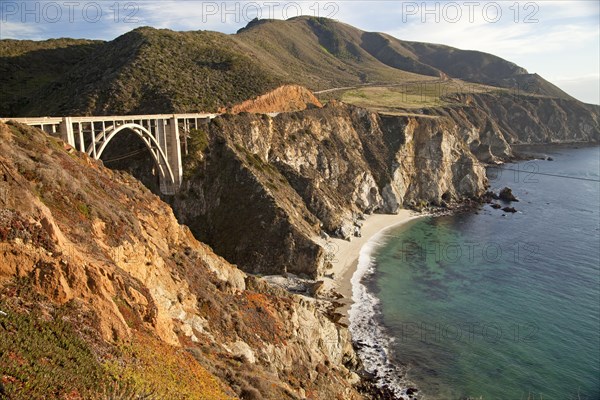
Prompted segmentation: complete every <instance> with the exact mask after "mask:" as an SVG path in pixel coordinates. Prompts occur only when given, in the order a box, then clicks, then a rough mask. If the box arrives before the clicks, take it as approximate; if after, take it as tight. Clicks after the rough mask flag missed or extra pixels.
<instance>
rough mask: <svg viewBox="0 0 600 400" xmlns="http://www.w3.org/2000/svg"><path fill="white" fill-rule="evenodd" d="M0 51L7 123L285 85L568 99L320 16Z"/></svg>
mask: <svg viewBox="0 0 600 400" xmlns="http://www.w3.org/2000/svg"><path fill="white" fill-rule="evenodd" d="M0 51H1V52H0V71H1V72H2V74H1V75H0V83H2V85H3V91H4V92H5V93H6V94H4V95H3V96H2V98H1V99H0V115H2V116H3V117H5V116H25V115H67V114H94V115H99V114H128V113H162V112H194V111H216V110H218V109H220V108H223V107H229V106H233V105H234V104H238V103H240V102H243V101H245V100H248V99H251V98H254V97H256V96H259V95H262V94H264V93H266V92H268V91H269V90H271V89H274V88H276V87H278V86H280V85H282V84H299V85H302V86H305V87H307V88H309V89H310V90H313V91H319V90H327V89H332V88H339V87H347V86H357V85H358V86H360V85H376V84H379V85H397V84H418V83H421V82H436V81H439V80H440V79H441V80H444V81H446V80H456V79H459V80H462V81H464V82H470V83H472V85H474V86H473V87H474V88H477V87H478V86H477V85H478V84H485V85H488V86H494V87H499V88H514V87H515V85H517V86H518V88H519V91H520V92H525V93H533V94H537V95H541V96H550V97H560V98H568V99H570V97H569V96H568V95H567V94H565V93H564V92H562V91H561V90H560V89H558V88H556V87H555V86H554V85H552V84H550V83H549V82H547V81H545V80H543V79H542V78H541V77H539V76H537V75H535V74H528V73H527V71H525V70H524V69H523V68H520V67H518V66H516V65H515V64H513V63H511V62H508V61H505V60H503V59H501V58H498V57H496V56H493V55H491V54H486V53H481V52H474V51H463V50H458V49H454V48H451V47H447V46H441V45H434V44H425V43H416V42H406V41H402V40H399V39H396V38H393V37H391V36H389V35H385V34H380V33H370V32H363V31H361V30H360V29H357V28H354V27H352V26H350V25H347V24H343V23H341V22H336V21H333V20H329V19H325V18H313V17H297V18H292V19H290V20H287V21H280V20H260V21H253V22H251V23H250V24H248V26H247V27H246V28H243V29H241V30H240V31H239V32H238V33H237V34H235V35H225V34H222V33H217V32H208V31H190V32H173V31H169V30H164V29H161V30H157V29H153V28H139V29H136V30H134V31H131V32H129V33H126V34H124V35H122V36H120V37H118V38H116V39H115V40H113V41H110V42H91V41H75V40H70V39H61V40H51V41H44V42H35V43H34V42H20V41H14V40H3V41H0ZM4 88H6V90H4Z"/></svg>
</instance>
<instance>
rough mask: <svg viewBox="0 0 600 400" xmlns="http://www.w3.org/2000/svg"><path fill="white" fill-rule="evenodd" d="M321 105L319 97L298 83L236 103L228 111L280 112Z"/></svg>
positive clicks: (236, 112) (237, 112) (234, 112)
mask: <svg viewBox="0 0 600 400" xmlns="http://www.w3.org/2000/svg"><path fill="white" fill-rule="evenodd" d="M321 107H323V105H322V104H321V102H320V101H319V99H317V98H316V97H315V95H314V94H313V93H312V92H311V91H310V90H308V89H307V88H305V87H303V86H299V85H283V86H280V87H278V88H277V89H275V90H273V91H271V92H269V93H266V94H264V95H262V96H258V97H257V98H255V99H252V100H246V101H244V102H243V103H240V104H237V105H235V106H233V107H231V109H230V110H229V112H230V113H232V114H239V113H242V112H250V113H281V112H292V111H302V110H306V109H307V108H321Z"/></svg>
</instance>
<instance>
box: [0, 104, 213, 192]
mask: <svg viewBox="0 0 600 400" xmlns="http://www.w3.org/2000/svg"><path fill="white" fill-rule="evenodd" d="M218 115H219V114H157V115H125V116H103V117H32V118H4V119H0V121H3V122H7V121H9V120H12V121H16V122H19V123H22V124H26V125H30V126H35V127H38V128H40V129H42V130H43V131H45V132H46V133H48V134H50V135H53V136H60V137H61V138H62V139H63V140H64V141H65V142H67V143H69V144H70V145H71V146H73V147H74V148H75V149H77V150H80V151H82V152H85V153H87V154H88V155H89V156H90V157H93V158H95V159H96V160H99V159H100V157H101V156H102V153H103V152H104V150H106V146H107V145H108V144H109V143H110V141H111V140H112V139H113V138H114V137H115V136H116V135H118V134H119V132H123V131H125V130H130V131H133V132H135V133H136V134H137V135H138V136H139V137H140V138H141V139H142V140H143V142H144V143H145V145H146V147H147V148H148V150H150V153H151V154H152V158H153V159H154V162H155V164H156V166H157V167H158V175H159V181H160V191H161V192H162V193H164V194H174V193H175V192H176V191H177V190H178V189H179V186H180V184H181V179H182V176H183V163H182V152H183V153H185V152H186V151H187V135H188V133H189V132H190V130H191V129H197V128H199V126H200V124H201V123H203V122H205V121H206V120H208V119H212V118H215V117H216V116H218ZM182 147H183V149H182Z"/></svg>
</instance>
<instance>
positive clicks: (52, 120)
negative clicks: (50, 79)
mask: <svg viewBox="0 0 600 400" xmlns="http://www.w3.org/2000/svg"><path fill="white" fill-rule="evenodd" d="M219 115H220V114H210V113H194V114H147V115H105V116H93V117H92V116H80V117H70V118H71V121H72V122H102V121H140V120H153V119H169V118H176V119H184V118H187V119H191V118H198V119H205V118H215V117H217V116H219ZM0 121H2V122H8V121H16V122H19V123H21V124H26V125H58V124H60V123H61V122H62V121H63V117H24V118H0Z"/></svg>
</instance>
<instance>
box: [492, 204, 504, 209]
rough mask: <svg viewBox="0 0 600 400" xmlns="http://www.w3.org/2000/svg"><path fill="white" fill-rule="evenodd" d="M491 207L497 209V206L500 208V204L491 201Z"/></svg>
mask: <svg viewBox="0 0 600 400" xmlns="http://www.w3.org/2000/svg"><path fill="white" fill-rule="evenodd" d="M491 207H492V208H494V209H496V210H497V209H499V208H502V206H501V205H500V204H498V203H493V204H492V205H491Z"/></svg>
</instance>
